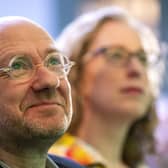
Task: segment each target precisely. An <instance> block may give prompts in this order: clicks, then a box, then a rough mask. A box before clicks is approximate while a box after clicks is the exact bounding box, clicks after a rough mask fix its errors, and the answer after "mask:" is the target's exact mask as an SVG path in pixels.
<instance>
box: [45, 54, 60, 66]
mask: <svg viewBox="0 0 168 168" xmlns="http://www.w3.org/2000/svg"><path fill="white" fill-rule="evenodd" d="M55 65H61V60H60V58H58V57H56V56H51V57H49V58H48V60H47V66H55Z"/></svg>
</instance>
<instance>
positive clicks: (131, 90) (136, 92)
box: [121, 86, 144, 95]
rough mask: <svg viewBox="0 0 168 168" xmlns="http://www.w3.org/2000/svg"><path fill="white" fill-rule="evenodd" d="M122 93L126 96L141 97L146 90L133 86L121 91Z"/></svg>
mask: <svg viewBox="0 0 168 168" xmlns="http://www.w3.org/2000/svg"><path fill="white" fill-rule="evenodd" d="M121 92H122V93H125V94H133V95H140V94H143V92H144V90H143V89H142V88H140V87H132V86H131V87H126V88H123V89H121Z"/></svg>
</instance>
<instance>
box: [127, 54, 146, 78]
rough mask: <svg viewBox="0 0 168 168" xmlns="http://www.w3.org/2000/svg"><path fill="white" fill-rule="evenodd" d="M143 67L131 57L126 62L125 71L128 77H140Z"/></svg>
mask: <svg viewBox="0 0 168 168" xmlns="http://www.w3.org/2000/svg"><path fill="white" fill-rule="evenodd" d="M144 70H145V67H144V66H143V65H142V64H141V63H140V61H139V60H138V59H137V58H135V57H132V58H131V59H130V60H129V61H128V63H127V71H128V76H129V77H134V78H135V77H140V76H141V74H142V72H143V71H144Z"/></svg>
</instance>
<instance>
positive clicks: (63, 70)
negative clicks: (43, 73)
mask: <svg viewBox="0 0 168 168" xmlns="http://www.w3.org/2000/svg"><path fill="white" fill-rule="evenodd" d="M74 64H75V63H74V62H72V61H70V60H69V59H68V58H67V57H65V56H62V55H60V54H59V53H51V54H49V55H48V56H46V58H45V60H44V61H43V63H42V64H36V65H34V64H33V62H32V60H31V59H30V57H28V56H25V55H17V56H14V57H13V58H12V59H11V60H10V62H9V65H8V66H7V67H2V68H0V77H10V78H11V79H16V80H22V81H24V82H25V81H27V80H29V79H30V78H31V77H32V76H33V75H34V73H35V72H36V69H37V68H39V67H41V66H45V67H46V68H47V69H48V70H49V71H51V72H53V73H55V74H56V75H57V76H58V77H59V78H64V77H66V76H67V75H68V73H69V71H70V69H71V67H72V66H73V65H74Z"/></svg>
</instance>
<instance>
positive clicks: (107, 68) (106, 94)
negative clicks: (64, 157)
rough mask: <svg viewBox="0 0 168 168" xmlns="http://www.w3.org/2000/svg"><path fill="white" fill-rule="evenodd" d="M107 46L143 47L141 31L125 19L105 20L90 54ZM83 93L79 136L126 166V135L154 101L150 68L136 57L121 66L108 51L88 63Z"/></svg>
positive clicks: (111, 164) (115, 164)
mask: <svg viewBox="0 0 168 168" xmlns="http://www.w3.org/2000/svg"><path fill="white" fill-rule="evenodd" d="M106 46H122V47H124V48H125V49H127V50H128V51H130V52H136V51H137V50H139V49H142V45H141V41H140V38H139V36H138V34H137V33H136V32H135V30H134V29H132V28H131V27H130V26H128V25H127V24H125V23H124V22H121V21H107V22H105V23H104V24H103V25H102V26H101V27H100V29H99V30H98V31H97V32H96V34H95V36H94V38H93V40H92V42H91V44H90V46H89V49H88V52H87V53H86V54H89V53H93V51H95V50H96V49H98V48H101V47H106ZM83 58H85V56H83ZM83 87H84V88H85V89H83ZM128 88H138V89H139V90H141V91H140V92H137V91H136V90H134V89H130V90H129V91H128V90H127V89H128ZM126 90H127V91H126ZM80 96H81V97H82V104H83V113H84V115H83V118H82V122H81V125H80V128H79V130H78V132H77V136H79V137H80V138H81V139H84V140H85V141H86V142H88V143H89V144H91V145H93V146H94V147H95V148H96V149H97V150H98V151H99V152H100V153H101V154H102V155H103V156H104V157H105V158H106V159H107V161H109V162H108V163H107V165H108V166H109V167H117V168H120V167H121V168H123V167H125V165H124V164H123V163H122V161H121V153H122V147H123V143H124V140H125V136H126V135H127V132H128V130H129V128H130V126H131V125H132V123H133V122H134V121H136V120H137V119H139V118H141V117H143V116H144V115H145V112H146V111H147V108H148V106H149V103H150V101H151V93H150V86H149V81H148V77H147V72H146V68H145V67H144V66H143V65H142V64H141V63H140V62H139V60H138V59H137V58H135V57H133V58H132V59H131V60H130V61H129V62H127V63H126V64H124V65H122V66H120V67H116V66H115V65H113V64H112V63H111V62H110V60H108V59H107V58H106V57H105V56H104V55H103V56H98V57H93V58H91V59H90V60H89V61H88V62H87V63H86V64H85V65H84V69H83V72H82V77H81V81H80ZM88 130H89V131H88ZM107 130H110V131H107ZM93 132H94V134H92V133H93ZM102 137H103V138H102ZM109 146H111V148H109Z"/></svg>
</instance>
